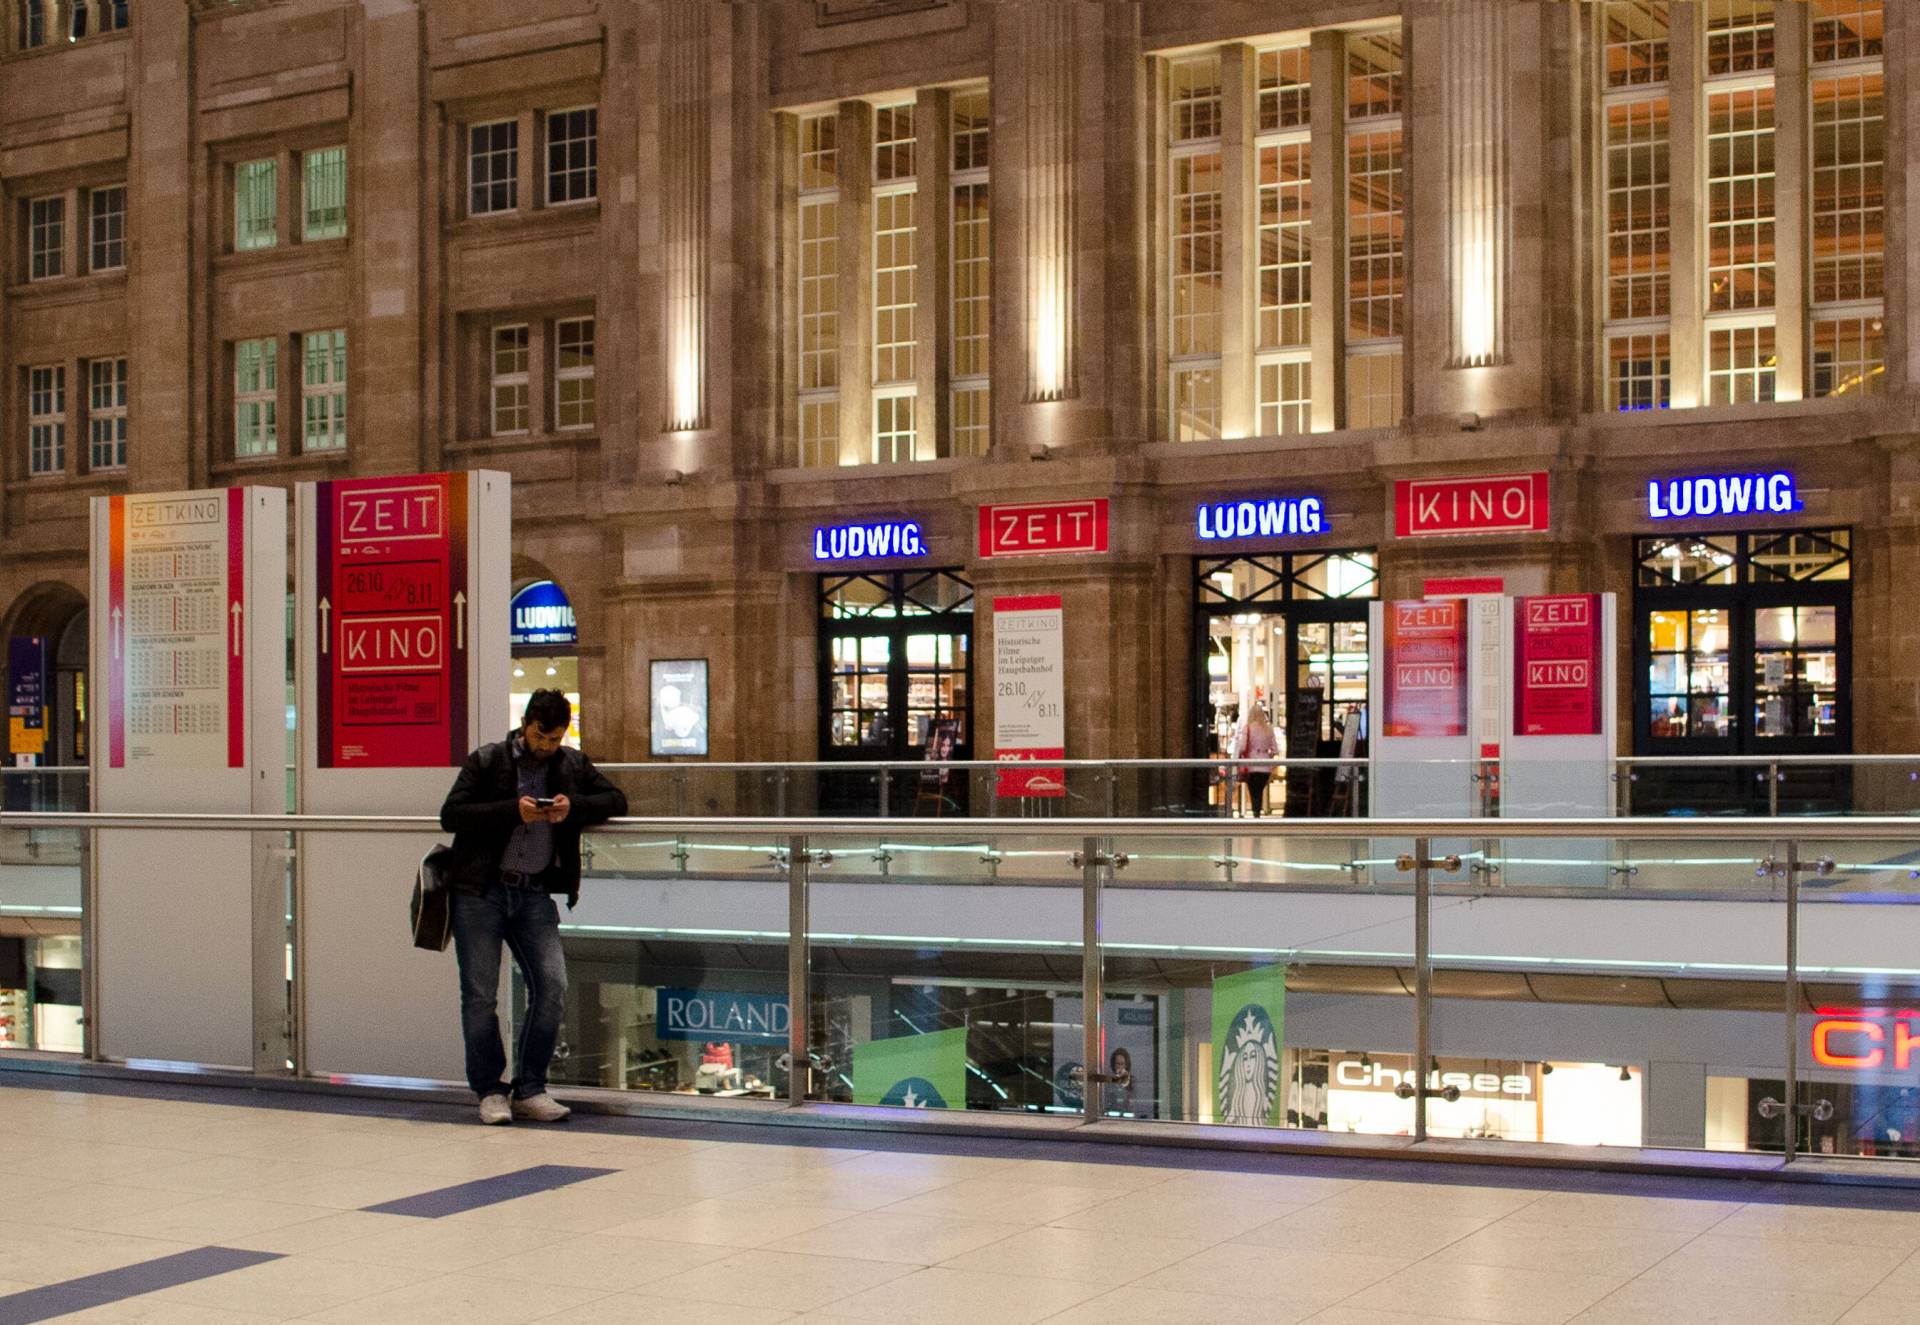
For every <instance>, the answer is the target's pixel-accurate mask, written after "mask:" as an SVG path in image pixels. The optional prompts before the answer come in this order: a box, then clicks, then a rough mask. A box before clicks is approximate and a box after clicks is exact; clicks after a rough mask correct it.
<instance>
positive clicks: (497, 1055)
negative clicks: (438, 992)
mask: <svg viewBox="0 0 1920 1325" xmlns="http://www.w3.org/2000/svg"><path fill="white" fill-rule="evenodd" d="M452 901H453V951H454V955H455V956H457V957H458V958H459V959H460V1030H461V1033H462V1034H463V1035H465V1037H466V1041H467V1084H468V1085H469V1086H471V1087H472V1088H473V1093H474V1094H476V1095H478V1096H480V1097H481V1098H482V1099H485V1098H486V1097H487V1096H489V1095H505V1094H506V1093H507V1092H508V1085H507V1083H506V1081H505V1080H504V1079H503V1078H504V1077H505V1075H506V1071H507V1051H506V1049H505V1048H504V1047H502V1045H501V1042H500V1017H499V1013H498V1011H497V1009H496V1008H495V1006H494V1004H495V1000H496V997H497V995H498V993H499V990H500V945H501V944H502V943H505V944H506V945H507V948H508V950H509V951H511V952H512V953H513V959H514V961H516V962H518V963H519V965H520V976H521V978H522V979H523V980H525V981H526V985H527V1018H526V1021H525V1022H524V1023H523V1024H522V1025H521V1027H520V1043H519V1046H518V1050H517V1052H516V1053H515V1054H514V1063H515V1064H516V1066H518V1068H519V1069H520V1070H519V1075H517V1076H516V1077H515V1078H514V1079H513V1085H512V1092H513V1095H514V1098H516V1099H523V1100H524V1099H529V1098H531V1097H532V1096H535V1095H538V1094H540V1093H541V1092H542V1091H544V1090H546V1088H547V1066H548V1065H549V1064H550V1063H552V1062H553V1048H554V1045H555V1044H557V1043H559V1040H560V1023H561V1021H562V1020H564V1019H565V1017H566V1013H567V956H566V953H565V952H564V951H562V949H561V947H560V908H559V907H558V906H556V905H554V901H553V898H552V896H551V895H550V894H547V893H543V892H536V891H534V890H533V889H530V888H508V887H505V886H503V885H501V884H498V883H496V884H493V885H492V886H490V887H489V888H488V889H487V890H486V891H485V892H484V893H465V892H456V893H454V894H453V898H452Z"/></svg>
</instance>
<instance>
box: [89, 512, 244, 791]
mask: <svg viewBox="0 0 1920 1325" xmlns="http://www.w3.org/2000/svg"><path fill="white" fill-rule="evenodd" d="M108 521H109V523H108V532H107V538H108V552H107V565H108V570H107V574H108V598H109V602H108V604H107V613H108V629H109V631H110V638H109V642H108V648H107V667H108V676H107V733H108V738H107V739H108V746H107V752H108V758H109V761H110V764H111V766H112V767H114V768H138V767H141V766H146V767H151V768H176V769H189V768H242V767H245V765H246V698H245V697H246V689H245V682H246V647H245V620H244V613H245V606H244V601H243V600H244V595H245V588H246V571H245V567H244V564H243V560H242V557H243V537H244V532H245V528H246V511H245V495H244V493H243V491H242V490H241V489H239V488H226V489H215V490H210V491H204V492H169V493H155V494H151V495H146V496H117V497H114V498H113V499H112V502H111V504H110V510H109V516H108Z"/></svg>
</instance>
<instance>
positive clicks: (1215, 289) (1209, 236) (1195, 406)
mask: <svg viewBox="0 0 1920 1325" xmlns="http://www.w3.org/2000/svg"><path fill="white" fill-rule="evenodd" d="M1168 97H1169V110H1170V112H1171V113H1170V114H1169V116H1168V120H1169V126H1170V128H1171V131H1172V135H1173V143H1172V160H1171V166H1172V172H1171V173H1172V207H1173V215H1172V221H1171V225H1172V253H1171V263H1170V267H1171V272H1172V278H1173V288H1172V290H1171V292H1170V297H1171V300H1172V304H1171V311H1170V318H1169V321H1170V327H1171V331H1172V343H1171V346H1170V352H1169V361H1170V363H1171V370H1172V381H1171V382H1170V384H1169V396H1170V398H1171V401H1172V406H1173V418H1172V422H1171V426H1170V431H1169V435H1170V436H1171V437H1172V438H1173V439H1174V440H1175V441H1182V442H1186V441H1204V440H1207V439H1211V438H1215V437H1218V436H1219V435H1220V353H1221V334H1220V333H1221V314H1222V300H1223V295H1224V293H1225V283H1226V271H1225V266H1224V263H1223V260H1222V239H1223V235H1222V230H1221V227H1222V225H1223V223H1224V217H1223V203H1222V192H1221V191H1222V175H1221V154H1220V150H1221V143H1220V117H1221V90H1220V57H1219V56H1218V55H1203V56H1196V57H1193V58H1191V59H1183V60H1175V61H1174V62H1173V63H1172V65H1171V67H1170V68H1169V69H1168Z"/></svg>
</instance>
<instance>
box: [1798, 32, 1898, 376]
mask: <svg viewBox="0 0 1920 1325" xmlns="http://www.w3.org/2000/svg"><path fill="white" fill-rule="evenodd" d="M1883 25H1884V16H1883V14H1882V12H1881V6H1880V4H1879V3H1877V2H1875V3H1868V2H1867V0H1821V2H1820V3H1817V4H1816V5H1815V6H1814V8H1813V41H1812V44H1811V48H1810V50H1811V54H1812V59H1813V68H1812V78H1811V79H1810V80H1809V96H1810V98H1811V102H1812V106H1811V110H1812V113H1811V115H1810V117H1809V133H1810V135H1811V139H1812V142H1811V144H1810V146H1811V149H1812V153H1811V155H1812V175H1811V178H1810V180H1809V184H1810V186H1811V187H1810V206H1811V208H1812V214H1811V224H1810V226H1809V234H1810V237H1811V252H1810V254H1809V256H1810V258H1811V272H1812V280H1811V282H1810V283H1809V285H1808V290H1807V294H1808V300H1809V302H1810V304H1811V309H1810V323H1811V326H1810V328H1809V330H1810V335H1809V336H1808V342H1807V356H1808V363H1809V366H1810V369H1811V372H1810V378H1811V381H1810V382H1809V386H1810V387H1811V389H1812V393H1813V394H1814V395H1815V396H1843V395H1864V394H1867V393H1871V392H1877V391H1879V390H1880V389H1881V386H1882V383H1883V376H1884V374H1885V371H1886V344H1885V327H1884V321H1883V319H1884V317H1885V314H1886V306H1885V293H1886V284H1885V255H1886V157H1887V151H1886V141H1887V139H1886V74H1885V70H1884V67H1883V56H1882V45H1883V42H1882V34H1883Z"/></svg>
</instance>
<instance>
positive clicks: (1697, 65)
mask: <svg viewBox="0 0 1920 1325" xmlns="http://www.w3.org/2000/svg"><path fill="white" fill-rule="evenodd" d="M1700 11H1701V6H1699V5H1675V6H1674V7H1673V10H1672V25H1671V26H1670V27H1669V28H1668V38H1669V41H1668V48H1667V52H1668V68H1669V70H1670V73H1669V75H1668V84H1667V85H1668V87H1669V88H1670V89H1671V91H1670V93H1669V96H1668V113H1667V134H1668V143H1669V147H1668V153H1667V163H1668V164H1667V179H1668V184H1669V188H1668V190H1667V196H1668V198H1669V199H1670V205H1669V209H1668V217H1669V223H1670V225H1671V227H1672V230H1671V236H1672V239H1671V242H1672V254H1673V258H1672V263H1671V270H1672V279H1671V282H1670V289H1671V290H1672V294H1671V295H1670V299H1671V305H1672V309H1673V316H1672V328H1673V330H1672V336H1671V345H1672V348H1673V407H1674V408H1675V409H1687V408H1689V407H1691V406H1694V405H1700V404H1704V403H1705V402H1706V399H1707V369H1706V332H1705V330H1704V328H1703V326H1702V323H1701V310H1702V309H1703V308H1704V307H1705V305H1706V291H1707V280H1706V263H1707V253H1706V218H1705V217H1704V216H1702V215H1701V208H1702V207H1703V205H1704V201H1705V196H1706V195H1705V184H1706V169H1705V166H1706V145H1707V134H1706V124H1705V122H1704V113H1705V110H1706V106H1705V104H1704V103H1703V100H1702V98H1701V95H1700V73H1701V70H1702V69H1704V68H1705V64H1704V50H1703V48H1702V41H1703V39H1704V36H1705V34H1704V32H1703V31H1702V28H1701V12H1700Z"/></svg>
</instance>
